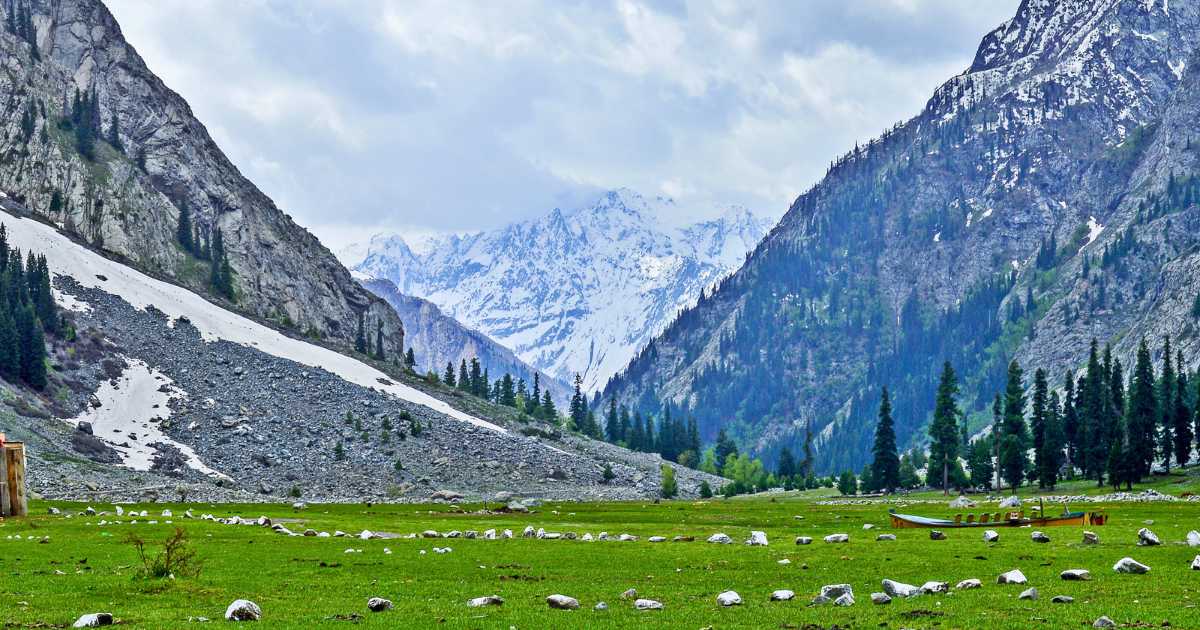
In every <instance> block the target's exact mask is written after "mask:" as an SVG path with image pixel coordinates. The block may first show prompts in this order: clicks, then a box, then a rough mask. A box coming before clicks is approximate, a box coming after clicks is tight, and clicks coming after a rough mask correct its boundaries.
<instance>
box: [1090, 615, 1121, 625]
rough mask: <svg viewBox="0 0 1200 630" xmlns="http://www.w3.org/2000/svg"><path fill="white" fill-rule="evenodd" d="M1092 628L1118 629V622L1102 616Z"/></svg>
mask: <svg viewBox="0 0 1200 630" xmlns="http://www.w3.org/2000/svg"><path fill="white" fill-rule="evenodd" d="M1092 627H1093V628H1116V627H1117V622H1115V621H1113V620H1112V619H1109V618H1108V617H1107V616H1104V615H1101V616H1100V618H1099V619H1097V620H1096V622H1095V623H1093V624H1092Z"/></svg>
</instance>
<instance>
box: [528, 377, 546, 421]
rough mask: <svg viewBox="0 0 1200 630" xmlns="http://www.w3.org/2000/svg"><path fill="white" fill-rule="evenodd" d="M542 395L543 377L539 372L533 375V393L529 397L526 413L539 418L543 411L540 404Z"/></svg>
mask: <svg viewBox="0 0 1200 630" xmlns="http://www.w3.org/2000/svg"><path fill="white" fill-rule="evenodd" d="M541 395H542V377H541V375H540V374H538V373H537V372H534V373H533V392H532V393H531V394H530V395H529V400H528V401H526V403H525V413H527V414H529V415H531V416H533V417H535V418H537V417H539V414H541V409H540V408H539V407H538V403H539V402H541Z"/></svg>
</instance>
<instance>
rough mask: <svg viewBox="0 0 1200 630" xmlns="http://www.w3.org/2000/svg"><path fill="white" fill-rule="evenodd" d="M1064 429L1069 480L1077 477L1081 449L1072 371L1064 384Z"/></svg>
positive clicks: (1068, 372) (1068, 373)
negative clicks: (1077, 459)
mask: <svg viewBox="0 0 1200 630" xmlns="http://www.w3.org/2000/svg"><path fill="white" fill-rule="evenodd" d="M1062 427H1063V439H1064V441H1065V442H1066V460H1065V463H1066V470H1067V478H1068V479H1072V478H1074V477H1075V461H1076V458H1077V457H1078V453H1079V451H1080V448H1079V416H1078V414H1077V413H1076V411H1075V374H1074V373H1073V372H1071V371H1067V376H1066V379H1065V380H1064V382H1063V411H1062Z"/></svg>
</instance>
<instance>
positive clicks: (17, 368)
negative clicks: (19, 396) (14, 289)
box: [0, 304, 21, 383]
mask: <svg viewBox="0 0 1200 630" xmlns="http://www.w3.org/2000/svg"><path fill="white" fill-rule="evenodd" d="M0 376H3V377H4V380H6V381H8V382H10V383H15V382H17V379H19V378H21V346H20V338H19V337H18V334H17V324H16V322H15V321H14V320H13V317H12V314H11V313H10V311H9V307H8V305H7V304H4V305H0Z"/></svg>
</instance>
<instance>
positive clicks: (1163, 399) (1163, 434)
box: [1158, 335, 1187, 473]
mask: <svg viewBox="0 0 1200 630" xmlns="http://www.w3.org/2000/svg"><path fill="white" fill-rule="evenodd" d="M1171 359H1172V357H1171V336H1170V335H1167V336H1166V337H1164V339H1163V367H1162V375H1161V376H1160V377H1159V379H1158V409H1159V423H1158V454H1159V456H1161V457H1162V458H1163V466H1164V467H1165V468H1166V471H1167V472H1168V473H1169V472H1171V458H1172V457H1174V455H1175V438H1174V437H1173V434H1174V429H1175V385H1176V384H1177V382H1176V380H1175V368H1174V367H1173V366H1172V365H1171ZM1184 463H1187V462H1186V460H1185V461H1184ZM1181 465H1182V464H1181Z"/></svg>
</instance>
